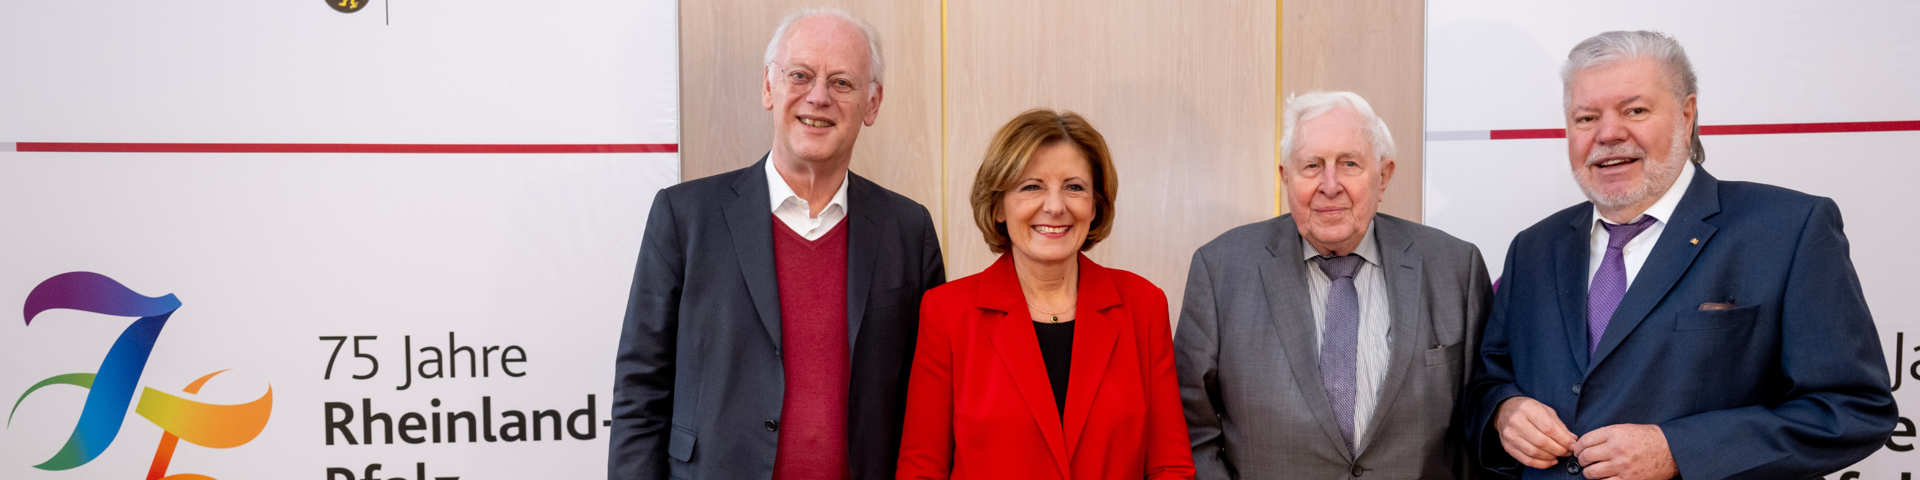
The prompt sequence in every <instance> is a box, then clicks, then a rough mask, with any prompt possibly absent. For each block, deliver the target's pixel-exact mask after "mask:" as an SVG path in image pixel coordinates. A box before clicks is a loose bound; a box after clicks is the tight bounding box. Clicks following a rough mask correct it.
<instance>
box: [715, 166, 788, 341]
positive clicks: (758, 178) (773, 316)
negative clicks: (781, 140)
mask: <svg viewBox="0 0 1920 480" xmlns="http://www.w3.org/2000/svg"><path fill="white" fill-rule="evenodd" d="M767 161H768V160H767V157H765V156H761V157H760V162H758V163H754V164H753V165H754V166H753V167H751V168H748V169H747V170H746V171H745V172H742V173H741V175H740V178H739V179H738V180H734V182H733V193H734V194H736V195H739V197H738V198H735V199H734V200H733V201H732V202H729V203H727V207H726V212H727V228H728V232H729V233H731V234H732V236H733V254H734V258H735V259H737V260H738V261H739V262H740V274H741V275H742V276H744V277H745V278H746V281H747V293H748V294H749V295H751V296H752V297H753V306H754V309H755V310H758V311H759V312H760V323H762V324H764V325H765V326H766V327H767V335H768V336H770V337H772V339H773V347H774V348H775V349H778V348H780V284H779V277H778V276H777V275H778V272H776V271H774V268H775V267H774V263H773V210H771V209H770V208H769V207H768V205H770V204H771V202H772V201H771V200H770V199H769V198H768V197H767V195H768V194H767V181H768V178H767V173H766V172H767V170H766V166H765V165H762V163H765V162H767Z"/></svg>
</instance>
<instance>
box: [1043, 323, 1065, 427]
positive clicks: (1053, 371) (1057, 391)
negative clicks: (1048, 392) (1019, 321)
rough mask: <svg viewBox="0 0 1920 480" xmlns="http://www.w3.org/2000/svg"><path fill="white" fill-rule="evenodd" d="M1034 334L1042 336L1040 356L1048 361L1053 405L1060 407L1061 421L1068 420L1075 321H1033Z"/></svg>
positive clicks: (1048, 377) (1048, 378)
mask: <svg viewBox="0 0 1920 480" xmlns="http://www.w3.org/2000/svg"><path fill="white" fill-rule="evenodd" d="M1033 334H1034V336H1036V337H1039V338H1040V358H1041V359H1042V360H1045V361H1046V362H1047V381H1048V383H1052V384H1053V406H1054V408H1058V409H1060V421H1061V422H1062V423H1065V422H1066V421H1067V372H1071V371H1072V370H1071V369H1070V368H1068V367H1069V366H1070V365H1072V364H1073V322H1066V323H1040V322H1033Z"/></svg>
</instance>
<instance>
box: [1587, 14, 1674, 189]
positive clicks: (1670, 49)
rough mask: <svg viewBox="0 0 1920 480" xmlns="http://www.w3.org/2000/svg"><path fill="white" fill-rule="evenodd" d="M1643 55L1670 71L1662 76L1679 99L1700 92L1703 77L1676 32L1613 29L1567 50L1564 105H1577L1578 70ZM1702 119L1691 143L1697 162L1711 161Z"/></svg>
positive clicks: (1644, 57)
mask: <svg viewBox="0 0 1920 480" xmlns="http://www.w3.org/2000/svg"><path fill="white" fill-rule="evenodd" d="M1639 59H1650V60H1653V61H1654V62H1655V63H1658V64H1660V66H1662V67H1665V69H1666V75H1665V78H1662V79H1661V80H1662V83H1665V84H1666V86H1667V89H1668V90H1669V91H1671V92H1673V100H1674V102H1675V103H1677V104H1682V105H1684V104H1685V103H1686V101H1687V96H1689V95H1698V94H1699V93H1700V85H1699V80H1698V79H1697V78H1695V77H1694V75H1693V62H1691V61H1688V60H1687V50H1686V49H1684V48H1681V47H1680V41H1679V40H1675V39H1674V38H1673V36H1672V35H1667V34H1665V33H1660V32H1652V31H1646V30H1639V31H1632V32H1628V31H1612V32H1606V33H1601V34H1599V35H1594V36H1593V37H1591V38H1588V39H1586V40H1582V41H1580V44H1578V45H1574V46H1573V51H1571V52H1567V64H1566V65H1565V66H1563V67H1561V68H1560V84H1561V87H1562V90H1563V91H1564V92H1565V97H1564V99H1563V100H1562V102H1563V105H1562V107H1563V108H1565V109H1567V110H1569V111H1571V110H1572V109H1573V76H1574V74H1577V73H1580V72H1581V71H1584V70H1587V69H1591V68H1598V67H1606V66H1611V65H1614V64H1618V63H1620V62H1625V61H1631V60H1639ZM1699 120H1700V119H1699V116H1698V115H1697V114H1696V115H1695V117H1694V122H1693V135H1692V140H1691V141H1690V142H1689V145H1688V146H1689V147H1690V153H1689V159H1690V160H1692V161H1693V163H1695V164H1699V163H1705V162H1706V161H1707V156H1706V155H1707V152H1706V149H1705V148H1702V146H1701V145H1700V121H1699Z"/></svg>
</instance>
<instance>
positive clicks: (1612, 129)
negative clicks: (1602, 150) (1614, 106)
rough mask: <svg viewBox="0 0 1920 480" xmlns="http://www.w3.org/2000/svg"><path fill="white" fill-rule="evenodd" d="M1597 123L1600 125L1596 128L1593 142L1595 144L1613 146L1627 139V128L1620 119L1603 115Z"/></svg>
mask: <svg viewBox="0 0 1920 480" xmlns="http://www.w3.org/2000/svg"><path fill="white" fill-rule="evenodd" d="M1596 122H1598V123H1599V125H1596V126H1595V128H1594V135H1593V141H1594V142H1595V143H1599V144H1601V145H1612V144H1616V143H1620V142H1622V141H1625V140H1626V139H1627V137H1628V134H1627V126H1626V124H1625V123H1623V122H1621V121H1620V119H1618V118H1615V117H1613V116H1611V115H1603V116H1601V117H1600V119H1599V120H1596Z"/></svg>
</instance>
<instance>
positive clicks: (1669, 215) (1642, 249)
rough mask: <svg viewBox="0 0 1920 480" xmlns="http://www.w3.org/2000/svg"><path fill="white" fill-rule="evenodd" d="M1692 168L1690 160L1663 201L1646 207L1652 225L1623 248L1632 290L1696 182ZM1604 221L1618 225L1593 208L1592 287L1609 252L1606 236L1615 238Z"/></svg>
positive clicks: (1589, 248)
mask: <svg viewBox="0 0 1920 480" xmlns="http://www.w3.org/2000/svg"><path fill="white" fill-rule="evenodd" d="M1693 171H1694V167H1693V162H1692V161H1691V160H1689V161H1687V162H1686V166H1683V167H1681V168H1680V178H1676V179H1674V180H1673V185H1672V186H1669V187H1667V193H1664V194H1661V195H1660V200H1657V201H1654V202H1653V206H1651V207H1647V211H1646V213H1642V214H1640V216H1641V217H1647V216H1651V217H1653V219H1654V221H1653V226H1650V227H1647V229H1646V230H1645V231H1642V232H1640V235H1638V236H1635V237H1633V240H1628V241H1627V244H1626V245H1624V246H1622V247H1621V248H1620V254H1621V255H1622V257H1621V259H1622V260H1625V261H1626V265H1625V267H1626V269H1627V286H1628V288H1629V289H1631V288H1632V286H1633V279H1634V278H1635V277H1638V276H1639V275H1640V267H1641V266H1643V265H1646V264H1647V255H1648V254H1651V253H1653V246H1654V245H1655V244H1656V243H1657V242H1658V241H1659V240H1660V233H1661V232H1664V231H1666V230H1667V220H1671V219H1673V210H1674V209H1676V208H1680V197H1683V196H1686V194H1687V187H1688V186H1689V185H1692V184H1693ZM1633 220H1634V221H1639V220H1640V217H1634V218H1633ZM1602 222H1605V223H1607V224H1609V225H1619V224H1617V223H1613V222H1611V221H1608V220H1607V219H1606V217H1602V216H1600V207H1598V206H1596V207H1593V227H1592V228H1593V230H1592V231H1590V232H1589V234H1588V236H1587V237H1588V239H1589V240H1588V242H1587V287H1588V288H1592V287H1593V276H1594V275H1596V274H1599V273H1600V262H1601V261H1602V260H1605V259H1606V255H1607V239H1608V238H1610V237H1612V235H1609V234H1608V233H1607V229H1606V227H1602V226H1600V224H1601V223H1602Z"/></svg>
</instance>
